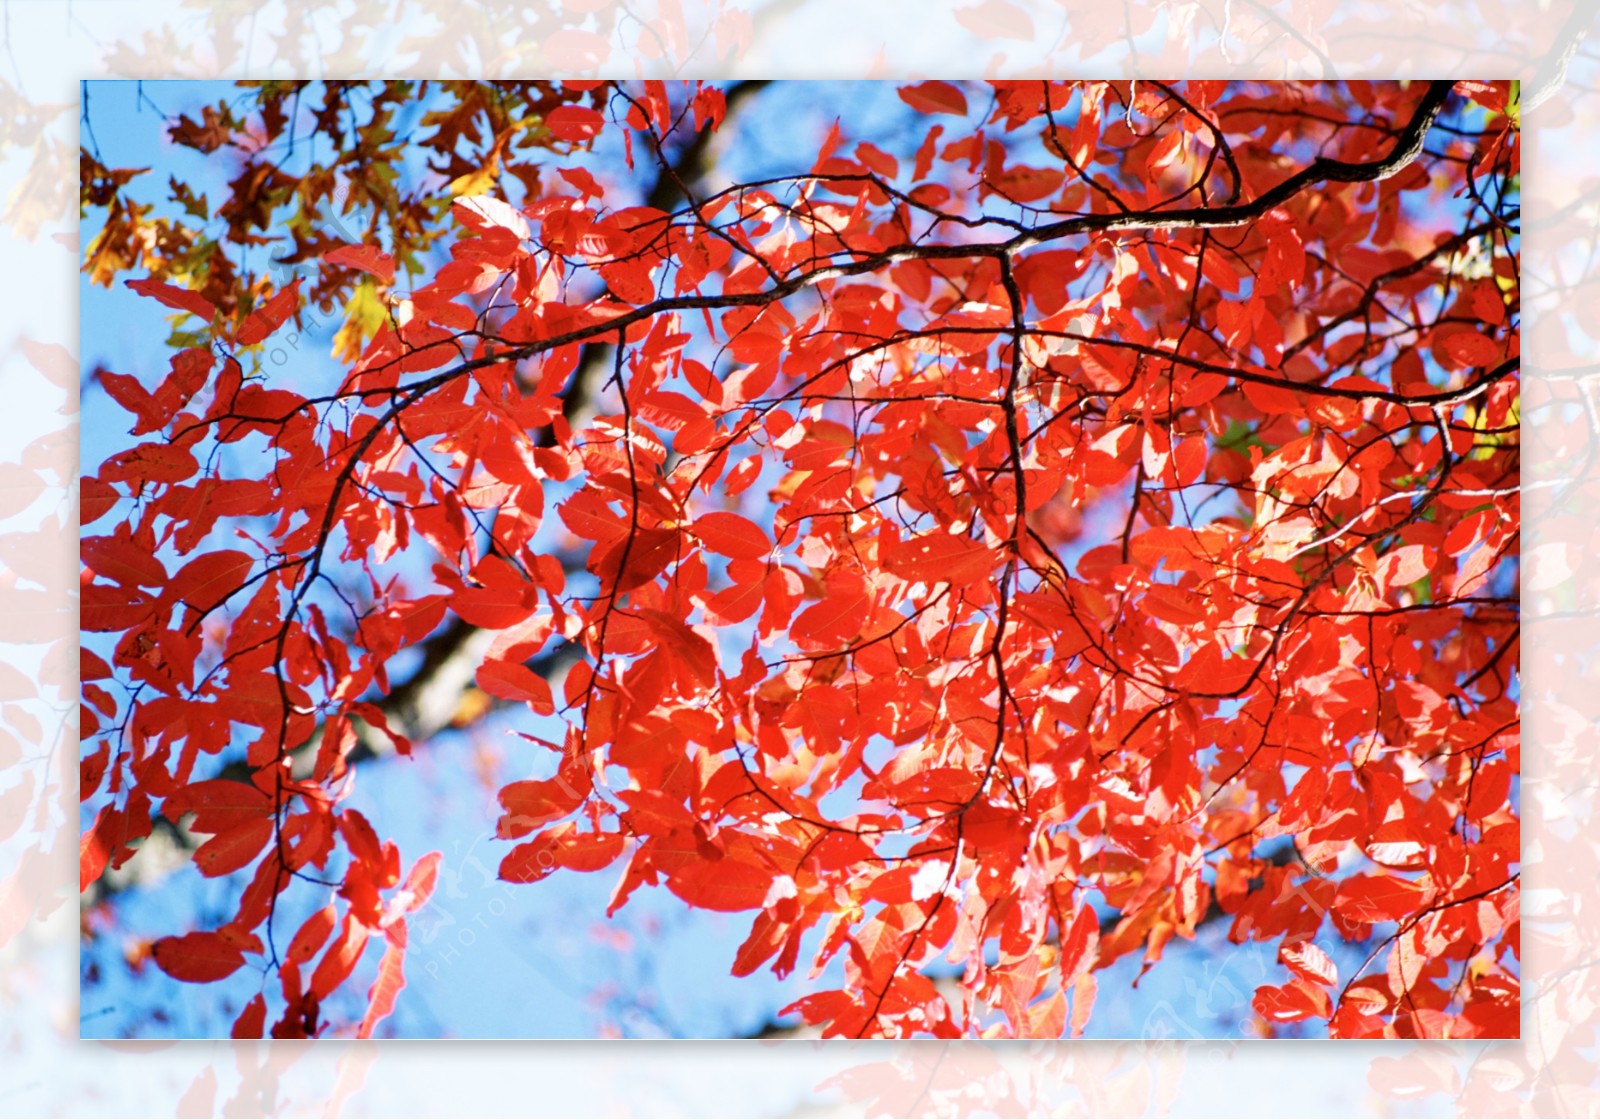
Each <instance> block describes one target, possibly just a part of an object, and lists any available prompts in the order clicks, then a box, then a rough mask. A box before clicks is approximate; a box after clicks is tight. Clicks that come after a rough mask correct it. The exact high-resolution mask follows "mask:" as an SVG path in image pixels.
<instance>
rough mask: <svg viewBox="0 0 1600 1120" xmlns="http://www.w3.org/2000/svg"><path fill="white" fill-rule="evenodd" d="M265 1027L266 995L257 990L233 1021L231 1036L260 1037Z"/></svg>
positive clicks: (242, 1037) (241, 1037)
mask: <svg viewBox="0 0 1600 1120" xmlns="http://www.w3.org/2000/svg"><path fill="white" fill-rule="evenodd" d="M266 1029H267V997H266V996H264V995H262V994H261V993H260V992H257V993H256V994H255V996H254V997H252V998H251V1000H250V1002H249V1003H247V1004H245V1005H244V1010H243V1011H241V1012H239V1017H238V1018H237V1019H235V1020H234V1021H233V1034H232V1037H233V1038H236V1039H244V1038H260V1037H262V1035H263V1034H264V1033H265V1031H266Z"/></svg>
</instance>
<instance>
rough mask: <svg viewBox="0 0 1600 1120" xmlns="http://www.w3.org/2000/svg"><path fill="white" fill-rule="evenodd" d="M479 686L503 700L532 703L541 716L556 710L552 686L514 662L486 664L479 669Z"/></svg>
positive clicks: (487, 662)
mask: <svg viewBox="0 0 1600 1120" xmlns="http://www.w3.org/2000/svg"><path fill="white" fill-rule="evenodd" d="M478 687H479V688H481V689H483V690H484V691H485V692H487V693H488V694H489V695H490V696H498V697H499V698H500V699H502V700H512V701H517V702H520V703H526V704H531V705H532V706H533V710H534V711H536V712H538V713H539V714H540V715H542V716H547V715H551V714H552V713H554V712H555V710H556V705H555V698H554V697H553V696H552V695H551V694H550V683H549V682H548V681H546V680H545V679H544V678H543V677H541V676H540V675H539V674H538V673H535V672H534V671H533V670H532V669H530V668H528V667H527V666H526V665H520V664H518V663H516V662H514V661H485V662H484V663H483V664H482V665H480V666H479V667H478Z"/></svg>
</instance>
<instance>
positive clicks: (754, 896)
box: [667, 857, 776, 911]
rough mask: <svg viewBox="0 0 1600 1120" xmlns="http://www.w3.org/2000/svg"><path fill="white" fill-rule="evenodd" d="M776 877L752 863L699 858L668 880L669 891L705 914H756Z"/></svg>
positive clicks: (686, 864) (740, 860)
mask: <svg viewBox="0 0 1600 1120" xmlns="http://www.w3.org/2000/svg"><path fill="white" fill-rule="evenodd" d="M775 877H776V875H775V873H774V872H772V871H771V870H769V869H767V868H765V867H762V866H760V865H759V864H757V863H754V862H751V861H749V860H743V859H737V858H733V857H725V858H723V859H719V860H707V859H702V858H698V857H697V858H694V859H691V860H690V861H689V862H688V863H685V864H684V865H682V866H681V867H679V868H677V869H676V870H674V871H673V872H672V874H670V875H668V876H667V889H668V890H670V891H672V893H673V894H675V895H677V896H678V897H679V898H681V899H683V901H685V902H687V903H688V904H689V905H690V906H698V907H700V908H701V909H702V910H723V911H734V910H755V909H757V908H759V907H760V906H761V904H762V903H763V902H764V901H765V900H766V897H767V891H769V890H770V889H771V888H772V880H773V879H774V878H775Z"/></svg>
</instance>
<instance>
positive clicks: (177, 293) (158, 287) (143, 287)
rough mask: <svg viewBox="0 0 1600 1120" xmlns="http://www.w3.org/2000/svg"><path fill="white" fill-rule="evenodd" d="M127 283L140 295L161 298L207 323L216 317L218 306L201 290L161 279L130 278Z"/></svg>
mask: <svg viewBox="0 0 1600 1120" xmlns="http://www.w3.org/2000/svg"><path fill="white" fill-rule="evenodd" d="M127 283H128V287H130V288H132V289H133V290H134V291H136V292H138V293H139V294H140V295H142V296H149V297H150V298H151V299H156V300H160V301H161V302H162V303H164V304H166V305H167V306H168V307H175V308H177V309H178V310H179V311H187V312H188V313H189V314H191V315H195V316H198V317H199V318H201V319H204V320H205V321H206V322H207V323H209V322H211V320H212V319H214V318H216V315H217V309H216V307H215V306H214V305H213V304H212V303H211V301H210V300H208V299H206V297H205V296H203V295H201V294H200V293H199V292H191V291H190V290H189V289H188V288H175V287H173V286H172V285H171V284H163V283H162V282H161V281H159V280H129V281H128V282H127Z"/></svg>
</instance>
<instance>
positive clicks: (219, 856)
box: [194, 783, 274, 878]
mask: <svg viewBox="0 0 1600 1120" xmlns="http://www.w3.org/2000/svg"><path fill="white" fill-rule="evenodd" d="M234 784H235V785H237V784H238V783H234ZM273 827H274V825H273V821H272V820H271V819H270V818H267V819H264V820H257V821H250V822H248V823H246V824H241V825H238V826H237V827H234V828H230V829H228V830H227V831H226V832H219V833H217V834H216V835H215V836H213V837H212V838H211V839H209V840H207V841H206V842H205V843H204V844H201V845H200V847H198V848H196V849H195V853H194V863H195V866H196V867H198V868H199V869H200V874H202V875H204V876H206V877H207V878H215V877H216V876H218V875H229V874H232V873H233V872H235V871H238V870H239V869H240V868H241V867H245V866H246V865H248V864H250V863H251V862H253V861H254V860H255V858H256V857H257V856H259V855H260V854H261V849H262V848H264V847H266V846H267V841H269V840H271V839H272V833H273Z"/></svg>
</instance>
